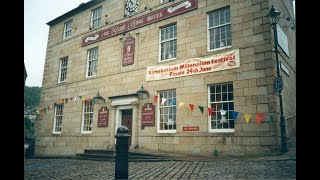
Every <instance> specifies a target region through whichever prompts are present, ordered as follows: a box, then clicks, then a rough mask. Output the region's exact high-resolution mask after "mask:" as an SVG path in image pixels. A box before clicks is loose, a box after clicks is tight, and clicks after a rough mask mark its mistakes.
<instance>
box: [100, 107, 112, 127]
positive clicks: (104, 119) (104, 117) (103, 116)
mask: <svg viewBox="0 0 320 180" xmlns="http://www.w3.org/2000/svg"><path fill="white" fill-rule="evenodd" d="M108 119H109V110H108V109H107V107H102V108H101V109H100V110H99V113H98V127H108Z"/></svg>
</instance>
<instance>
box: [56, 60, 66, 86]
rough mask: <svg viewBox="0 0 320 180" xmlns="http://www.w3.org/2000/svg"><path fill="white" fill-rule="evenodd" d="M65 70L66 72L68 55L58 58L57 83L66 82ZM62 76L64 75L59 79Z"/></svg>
mask: <svg viewBox="0 0 320 180" xmlns="http://www.w3.org/2000/svg"><path fill="white" fill-rule="evenodd" d="M64 61H66V63H64ZM64 65H65V66H64ZM67 72H68V56H66V57H63V58H61V59H60V65H59V77H58V84H60V83H64V82H66V79H67ZM62 77H64V79H63V80H61V78H62Z"/></svg>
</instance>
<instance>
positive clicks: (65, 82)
mask: <svg viewBox="0 0 320 180" xmlns="http://www.w3.org/2000/svg"><path fill="white" fill-rule="evenodd" d="M64 83H67V82H66V81H62V82H58V84H64Z"/></svg>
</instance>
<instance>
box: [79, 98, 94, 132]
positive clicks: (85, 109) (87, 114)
mask: <svg viewBox="0 0 320 180" xmlns="http://www.w3.org/2000/svg"><path fill="white" fill-rule="evenodd" d="M93 113H94V105H93V101H90V102H89V101H84V102H83V103H82V121H81V134H90V133H92V124H93ZM90 122H91V123H90ZM88 123H89V124H90V125H88ZM89 128H90V129H89Z"/></svg>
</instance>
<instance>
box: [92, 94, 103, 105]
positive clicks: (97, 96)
mask: <svg viewBox="0 0 320 180" xmlns="http://www.w3.org/2000/svg"><path fill="white" fill-rule="evenodd" d="M93 100H94V103H96V104H102V103H104V98H103V97H102V96H100V94H99V91H98V93H97V95H96V96H95V97H93Z"/></svg>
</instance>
